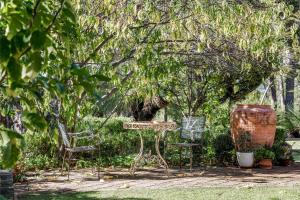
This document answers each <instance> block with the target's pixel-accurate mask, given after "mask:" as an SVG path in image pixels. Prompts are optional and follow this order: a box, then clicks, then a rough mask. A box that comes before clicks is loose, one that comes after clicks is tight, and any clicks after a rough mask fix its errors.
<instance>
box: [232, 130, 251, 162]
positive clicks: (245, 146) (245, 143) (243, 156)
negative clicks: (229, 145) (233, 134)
mask: <svg viewBox="0 0 300 200" xmlns="http://www.w3.org/2000/svg"><path fill="white" fill-rule="evenodd" d="M251 141H252V138H251V134H250V133H249V132H247V131H246V132H244V131H242V132H241V133H240V134H239V136H238V138H237V139H236V144H235V145H236V148H237V152H236V155H237V160H238V163H239V165H240V167H244V168H250V167H252V166H253V164H254V154H253V148H252V143H251Z"/></svg>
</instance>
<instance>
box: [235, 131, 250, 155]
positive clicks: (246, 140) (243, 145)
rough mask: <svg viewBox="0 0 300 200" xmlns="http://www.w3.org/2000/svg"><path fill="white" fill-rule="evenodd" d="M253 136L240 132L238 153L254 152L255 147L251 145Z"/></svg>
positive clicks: (237, 143)
mask: <svg viewBox="0 0 300 200" xmlns="http://www.w3.org/2000/svg"><path fill="white" fill-rule="evenodd" d="M251 141H252V136H251V134H250V133H249V132H244V131H243V130H241V131H240V133H239V136H238V137H237V139H236V146H237V151H239V152H252V151H253V146H252V144H251Z"/></svg>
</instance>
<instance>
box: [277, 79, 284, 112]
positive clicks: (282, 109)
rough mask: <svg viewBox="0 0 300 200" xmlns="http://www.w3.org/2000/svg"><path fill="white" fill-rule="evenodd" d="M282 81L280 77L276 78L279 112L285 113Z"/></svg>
mask: <svg viewBox="0 0 300 200" xmlns="http://www.w3.org/2000/svg"><path fill="white" fill-rule="evenodd" d="M284 93H285V92H284V80H283V77H282V76H278V97H279V102H280V110H281V111H282V112H284V111H285V100H284Z"/></svg>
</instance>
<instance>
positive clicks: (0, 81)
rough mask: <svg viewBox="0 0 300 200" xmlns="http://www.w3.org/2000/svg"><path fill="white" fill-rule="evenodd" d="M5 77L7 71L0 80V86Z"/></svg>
mask: <svg viewBox="0 0 300 200" xmlns="http://www.w3.org/2000/svg"><path fill="white" fill-rule="evenodd" d="M6 76H7V71H5V72H4V75H3V76H2V78H1V80H0V85H1V84H2V82H3V81H4V80H5V78H6Z"/></svg>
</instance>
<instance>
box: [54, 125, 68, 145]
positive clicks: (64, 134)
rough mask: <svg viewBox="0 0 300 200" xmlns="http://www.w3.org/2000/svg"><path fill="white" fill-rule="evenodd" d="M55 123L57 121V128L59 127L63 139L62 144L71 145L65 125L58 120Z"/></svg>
mask: <svg viewBox="0 0 300 200" xmlns="http://www.w3.org/2000/svg"><path fill="white" fill-rule="evenodd" d="M57 123H58V129H59V132H60V134H61V137H62V139H63V142H64V145H65V146H66V147H71V145H70V141H69V139H68V135H67V132H66V128H65V126H64V125H63V124H62V123H60V122H57Z"/></svg>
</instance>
